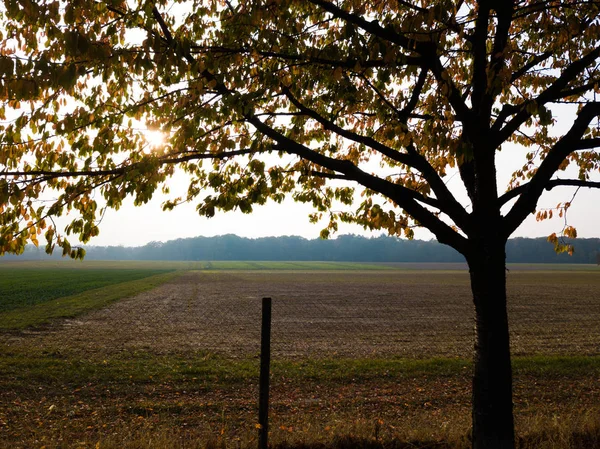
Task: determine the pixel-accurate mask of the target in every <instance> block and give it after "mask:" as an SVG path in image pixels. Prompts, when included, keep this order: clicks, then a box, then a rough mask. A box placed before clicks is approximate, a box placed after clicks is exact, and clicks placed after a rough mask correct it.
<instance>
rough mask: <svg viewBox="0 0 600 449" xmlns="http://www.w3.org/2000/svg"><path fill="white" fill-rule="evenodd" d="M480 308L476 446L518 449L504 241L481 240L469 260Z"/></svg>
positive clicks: (475, 380) (475, 381)
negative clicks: (514, 418) (516, 443)
mask: <svg viewBox="0 0 600 449" xmlns="http://www.w3.org/2000/svg"><path fill="white" fill-rule="evenodd" d="M467 259H468V263H469V272H470V275H471V288H472V291H473V301H474V304H475V314H476V320H475V327H476V342H475V363H474V373H473V448H474V449H514V447H515V432H514V420H513V403H512V370H511V363H510V344H509V343H510V342H509V334H508V314H507V310H506V264H505V259H506V257H505V244H504V242H501V243H500V242H497V241H496V242H490V241H489V240H488V241H487V242H480V244H478V245H476V248H475V249H474V251H473V253H471V254H470V256H469V257H468V258H467Z"/></svg>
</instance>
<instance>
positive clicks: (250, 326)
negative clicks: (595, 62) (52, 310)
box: [0, 270, 600, 449]
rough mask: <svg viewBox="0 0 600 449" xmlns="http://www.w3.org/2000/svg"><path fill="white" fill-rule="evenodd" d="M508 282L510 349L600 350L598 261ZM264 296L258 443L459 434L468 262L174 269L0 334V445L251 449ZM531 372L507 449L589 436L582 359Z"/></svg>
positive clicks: (548, 352) (461, 440)
mask: <svg viewBox="0 0 600 449" xmlns="http://www.w3.org/2000/svg"><path fill="white" fill-rule="evenodd" d="M508 284H509V308H510V321H511V326H512V344H513V352H514V354H516V355H517V356H535V355H541V356H548V357H550V356H554V355H564V356H569V357H570V356H583V357H581V360H582V363H585V360H586V357H587V356H598V355H600V332H599V329H600V270H599V271H582V272H578V271H570V272H562V271H561V272H541V271H529V270H511V271H510V272H509V273H508ZM266 296H268V297H271V298H273V337H272V349H273V357H272V360H273V371H272V388H273V391H272V401H271V402H272V408H271V410H272V412H271V417H272V421H271V423H272V424H271V426H272V427H271V428H272V441H273V442H274V443H278V444H282V445H283V446H282V447H286V446H285V444H288V443H289V444H300V445H301V444H307V446H303V447H322V448H323V447H333V446H318V444H321V443H324V444H326V445H327V444H333V443H331V442H332V441H337V440H336V438H340V437H348V436H351V437H352V436H356V437H358V438H361V439H363V440H365V441H367V442H369V444H375V443H377V444H379V443H378V442H382V443H381V444H384V443H383V442H386V441H387V442H388V443H389V442H390V441H400V442H401V443H402V444H404V446H396V447H421V448H424V447H438V448H442V447H447V448H466V447H468V446H469V443H468V437H467V436H468V429H469V422H470V418H469V415H470V411H469V404H470V386H469V383H470V380H469V378H470V367H469V366H468V360H469V359H470V357H471V354H472V346H473V342H472V337H473V319H472V307H471V302H470V291H469V279H468V274H467V273H466V272H464V271H445V270H433V271H402V270H399V271H396V270H387V271H369V272H360V271H353V272H347V271H331V272H328V271H304V272H302V271H229V272H227V271H219V272H211V271H190V272H188V273H186V274H184V275H182V276H180V277H178V278H175V279H174V280H172V281H171V282H168V283H165V284H163V285H162V286H160V287H158V288H157V289H155V290H152V291H148V292H144V293H141V294H139V295H137V296H134V297H132V298H129V299H125V300H122V301H119V302H116V303H113V304H111V305H110V306H108V307H106V308H104V309H101V310H96V311H93V312H90V313H88V314H86V315H83V316H81V317H79V318H77V319H71V320H65V321H61V322H58V323H56V324H53V325H50V326H46V327H40V328H36V329H29V330H27V331H20V332H17V331H14V332H6V333H3V334H2V335H0V339H1V343H0V355H1V356H2V359H1V360H0V362H2V363H4V365H0V448H1V449H5V448H6V449H8V448H11V449H13V448H15V449H17V448H32V447H36V448H41V447H45V448H46V449H50V448H84V447H85V448H102V449H116V448H132V449H133V448H139V449H141V448H156V449H159V448H160V449H165V448H169V449H170V448H178V449H179V448H196V447H197V448H200V447H202V448H204V447H232V448H242V447H244V448H245V447H255V446H256V441H255V438H256V429H255V423H256V402H257V390H258V387H257V374H258V359H257V356H258V352H259V333H260V299H261V298H262V297H266ZM437 358H440V360H441V361H440V362H439V363H438V362H436V360H437ZM592 358H593V357H592ZM596 358H597V357H596ZM406 359H412V360H415V361H416V362H415V363H417V365H416V367H415V366H413V367H412V368H411V367H410V366H411V365H404V364H403V363H404V362H402V361H403V360H406ZM517 359H518V357H517ZM315 360H316V361H317V362H312V361H315ZM344 360H349V362H348V363H347V364H344V363H346V362H343V361H344ZM523 360H525V359H523ZM527 360H529V359H527ZM527 360H526V361H527ZM314 363H316V364H314ZM419 363H424V365H422V366H421V365H418V364H419ZM535 363H538V362H535ZM405 366H406V368H405ZM536 366H538V367H537V368H535V369H529V368H528V365H527V363H521V365H518V366H517V368H516V371H515V411H516V419H517V432H518V433H519V435H520V436H521V438H523V440H522V441H529V443H527V444H528V445H527V444H525V443H523V444H522V445H521V446H520V447H521V448H534V447H535V448H552V449H558V448H561V449H562V448H580V447H581V448H583V447H585V448H588V447H589V448H594V447H600V440H593V438H600V422H599V419H598V416H600V409H599V408H598V404H599V403H600V371H599V370H597V369H596V368H590V369H587V368H586V369H582V370H580V371H577V372H573V373H569V372H561V371H556V370H555V368H556V366H555V365H553V366H550V368H549V369H548V371H544V370H543V369H540V368H539V366H540V365H539V363H538V365H536ZM569 366H571V365H569ZM594 426H595V427H594ZM590 428H591V429H592V430H591V431H590V430H589V429H590ZM578 435H579V436H578ZM590 435H591V436H590ZM573 438H584V440H582V441H583V442H581V441H580V442H579V443H572V442H571V440H573ZM586 438H587V439H586ZM590 438H592V439H590ZM547 441H551V443H552V442H554V443H552V444H546V443H547ZM573 441H574V440H573ZM543 442H546V443H543ZM207 444H208V446H206V445H207ZM211 444H212V445H213V446H210V445H211ZM311 444H314V445H315V446H310V445H311ZM386 444H387V443H386ZM544 444H546V445H544ZM351 446H352V445H351ZM351 446H348V447H351ZM299 447H302V446H299ZM364 447H379V446H373V445H371V446H364ZM381 447H384V446H381Z"/></svg>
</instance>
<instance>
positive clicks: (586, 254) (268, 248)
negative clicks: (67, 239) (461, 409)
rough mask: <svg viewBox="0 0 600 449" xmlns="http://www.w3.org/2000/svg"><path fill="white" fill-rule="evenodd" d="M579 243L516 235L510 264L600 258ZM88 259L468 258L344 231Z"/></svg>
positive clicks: (222, 240)
mask: <svg viewBox="0 0 600 449" xmlns="http://www.w3.org/2000/svg"><path fill="white" fill-rule="evenodd" d="M567 243H572V244H573V245H574V246H575V252H574V254H573V255H572V256H569V255H568V254H566V253H561V254H557V253H556V252H555V251H554V246H553V245H552V244H551V243H549V242H548V241H547V239H546V238H543V237H540V238H514V239H510V240H509V241H508V245H507V262H509V263H597V261H598V259H597V257H598V254H599V253H600V238H589V239H583V238H581V239H576V240H568V241H567ZM85 249H86V259H87V260H256V261H265V260H274V261H347V262H436V263H440V262H442V263H443V262H464V258H463V256H462V255H461V254H459V253H458V252H456V251H455V250H454V249H452V248H450V247H449V246H446V245H442V244H440V243H438V242H436V241H435V240H429V241H424V240H406V239H399V238H395V237H389V236H383V235H382V236H379V237H370V238H369V237H362V236H357V235H340V236H338V237H337V238H335V239H329V240H322V239H313V240H310V239H305V238H302V237H297V236H285V237H262V238H254V239H251V238H245V237H239V236H237V235H233V234H228V235H222V236H216V237H193V238H186V239H177V240H170V241H167V242H150V243H148V244H146V245H144V246H139V247H126V246H88V247H85ZM47 258H52V259H60V258H61V253H60V251H56V253H55V254H53V255H52V256H48V255H46V254H45V252H44V248H43V247H40V248H36V247H34V246H28V247H27V248H26V249H25V252H24V253H23V254H21V255H20V256H13V255H5V256H3V257H1V258H0V260H2V259H4V260H32V259H33V260H39V259H47Z"/></svg>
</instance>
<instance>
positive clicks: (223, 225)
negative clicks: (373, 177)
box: [89, 106, 600, 246]
mask: <svg viewBox="0 0 600 449" xmlns="http://www.w3.org/2000/svg"><path fill="white" fill-rule="evenodd" d="M553 113H554V116H555V118H556V125H555V126H554V127H553V131H552V132H553V133H554V134H556V135H562V134H564V133H565V132H566V131H568V129H569V128H570V126H571V124H572V122H573V120H574V118H575V116H576V111H575V110H574V109H573V108H570V109H569V107H568V106H560V107H553ZM525 153H526V151H524V150H523V149H522V148H519V147H518V146H516V145H508V146H506V147H505V148H503V149H502V151H500V152H499V153H497V159H496V161H497V178H498V179H497V181H498V191H499V192H504V191H505V190H506V186H507V185H508V182H509V180H510V178H511V175H512V173H513V171H514V170H516V169H518V168H520V167H521V166H522V164H523V162H524V160H525V158H524V154H525ZM558 177H560V178H565V179H575V178H577V171H576V170H575V169H574V168H569V169H568V170H567V171H565V172H560V173H559V174H558ZM592 180H594V181H600V173H594V174H592ZM446 181H447V185H448V187H449V189H450V190H451V191H452V192H453V193H454V194H455V195H456V197H457V199H458V201H459V202H460V203H461V204H463V206H467V205H468V204H469V201H468V198H467V195H466V193H465V192H464V187H463V186H462V181H461V179H460V176H457V175H455V176H452V175H451V174H449V176H448V177H447V178H446ZM170 187H171V190H172V192H173V195H172V196H177V191H178V190H179V191H181V193H184V192H185V189H186V188H187V185H186V184H185V181H184V180H183V179H178V178H174V179H172V180H171V184H170ZM576 191H577V189H576V188H574V187H557V188H555V189H553V190H551V191H549V192H544V194H543V195H542V197H541V199H540V201H539V202H538V210H539V209H543V208H554V207H556V205H557V204H558V203H560V202H565V201H570V200H571V199H572V198H573V195H574V193H575V192H576ZM201 196H202V195H201ZM165 199H167V197H166V196H163V195H156V196H155V197H154V198H153V199H152V200H151V201H150V202H149V203H147V204H145V205H143V206H140V207H134V206H133V203H132V202H131V201H126V202H125V205H124V206H123V207H122V208H121V209H119V210H118V211H114V210H109V211H108V212H107V213H106V215H105V216H104V218H103V220H102V222H101V224H100V235H99V236H98V237H96V238H94V239H93V240H92V241H91V242H89V244H90V245H96V246H108V245H122V246H141V245H144V244H146V243H148V242H151V241H163V242H164V241H168V240H173V239H178V238H188V237H196V236H207V237H210V236H216V235H224V234H236V235H239V236H241V237H249V238H257V237H268V236H283V235H298V236H301V237H304V238H309V239H313V238H318V237H319V232H320V231H321V229H322V228H324V227H325V225H326V223H325V222H322V223H320V224H311V223H309V220H308V215H309V214H310V213H311V212H313V209H312V207H311V206H310V205H307V204H301V203H295V202H294V201H293V200H291V199H286V200H285V201H284V202H283V203H282V204H277V203H273V202H271V203H267V204H266V205H264V206H256V207H255V208H254V211H253V212H252V213H251V214H242V213H241V212H239V211H237V212H236V211H234V212H220V211H217V213H216V215H215V216H214V217H213V218H210V219H209V218H206V217H201V216H199V215H198V214H197V213H196V211H195V204H184V205H180V206H178V207H176V208H175V209H174V210H173V211H167V212H164V211H163V210H162V208H161V203H162V202H163V201H164V200H165ZM467 210H470V209H467ZM503 212H504V213H506V211H503ZM567 218H568V224H569V225H571V226H575V228H576V229H577V231H578V236H579V237H583V238H591V237H597V238H600V190H599V189H584V188H582V189H579V191H577V196H576V197H575V200H574V201H573V202H572V206H571V208H570V209H569V211H568V215H567ZM564 226H565V220H564V218H560V217H558V215H557V216H556V217H555V218H553V219H550V220H544V221H541V222H538V221H536V219H535V216H534V215H530V216H529V218H527V219H526V220H525V221H524V222H523V224H522V225H521V226H520V227H519V228H518V229H517V230H516V231H515V233H514V234H513V237H547V236H548V235H550V234H552V233H557V235H560V232H561V231H562V229H563V227H564ZM382 233H383V231H376V232H370V231H365V230H364V229H363V228H362V227H360V226H358V225H348V224H343V223H341V224H340V229H339V232H338V235H340V234H358V235H364V236H379V235H381V234H382ZM334 237H335V236H334ZM415 238H417V239H422V240H430V239H433V238H435V236H434V235H433V234H432V233H431V232H429V231H428V230H426V229H424V228H420V229H419V228H417V229H415Z"/></svg>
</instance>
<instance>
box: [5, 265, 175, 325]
mask: <svg viewBox="0 0 600 449" xmlns="http://www.w3.org/2000/svg"><path fill="white" fill-rule="evenodd" d="M182 273H183V272H182V271H173V272H169V273H161V274H157V275H154V276H149V277H146V278H142V279H137V280H134V281H129V282H121V283H118V284H112V285H108V286H106V287H101V288H96V289H93V290H87V291H85V292H82V293H78V294H75V295H70V296H65V297H62V298H56V299H53V300H50V301H47V302H43V303H39V304H35V305H32V306H29V307H23V308H19V309H14V310H10V311H7V312H2V313H0V330H19V329H25V328H27V327H32V326H41V325H45V324H49V323H50V322H52V321H53V320H56V319H61V318H73V317H76V316H79V315H81V314H83V313H86V312H89V311H91V310H96V309H101V308H102V307H106V306H107V305H109V304H111V303H113V302H115V301H118V300H120V299H123V298H127V297H130V296H133V295H136V294H138V293H141V292H144V291H147V290H151V289H153V288H156V287H158V286H159V285H161V284H164V283H165V282H167V281H169V280H171V279H173V278H174V277H175V276H180V275H181V274H182Z"/></svg>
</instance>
